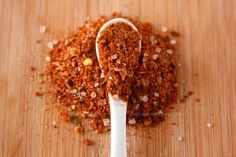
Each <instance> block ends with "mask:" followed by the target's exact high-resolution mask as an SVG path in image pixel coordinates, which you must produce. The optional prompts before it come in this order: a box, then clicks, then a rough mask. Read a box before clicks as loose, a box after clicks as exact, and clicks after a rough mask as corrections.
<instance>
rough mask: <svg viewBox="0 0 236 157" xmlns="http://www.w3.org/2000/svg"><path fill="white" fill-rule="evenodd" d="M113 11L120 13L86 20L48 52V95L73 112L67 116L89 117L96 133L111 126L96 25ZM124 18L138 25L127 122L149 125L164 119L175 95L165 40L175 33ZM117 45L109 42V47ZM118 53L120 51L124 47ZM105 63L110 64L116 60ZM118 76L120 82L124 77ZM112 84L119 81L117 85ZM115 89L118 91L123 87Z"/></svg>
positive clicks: (171, 53) (170, 47) (171, 52)
mask: <svg viewBox="0 0 236 157" xmlns="http://www.w3.org/2000/svg"><path fill="white" fill-rule="evenodd" d="M116 17H122V16H121V15H117V14H114V15H112V16H111V17H101V18H99V19H97V20H91V21H88V22H86V23H85V24H83V25H82V26H80V27H79V29H78V31H77V33H76V34H75V35H74V36H71V37H69V38H66V39H65V40H63V41H59V42H58V43H57V45H54V48H53V49H52V50H51V51H50V52H49V57H50V58H51V60H50V62H49V65H48V67H47V70H46V71H47V72H46V74H47V76H48V78H49V80H47V83H48V84H49V85H52V86H51V88H52V89H53V91H54V92H53V93H52V95H53V97H54V98H55V99H56V101H57V102H59V103H60V104H61V105H60V107H61V108H60V110H61V112H62V114H66V115H68V116H69V117H73V118H70V121H71V122H72V123H75V124H78V123H80V121H83V120H86V119H89V120H90V121H91V123H90V127H91V128H93V129H94V130H95V132H97V133H100V132H102V131H103V130H109V127H110V125H109V118H110V108H109V103H108V96H107V92H108V90H109V88H110V87H111V86H112V85H110V87H109V88H107V82H106V80H105V79H104V78H101V70H100V67H99V64H98V61H97V57H96V51H95V40H96V36H97V33H98V31H99V29H100V27H101V26H102V25H103V24H104V23H105V22H107V21H108V20H110V19H112V18H116ZM123 18H126V19H128V20H129V21H131V22H132V23H133V24H134V25H135V26H136V27H137V29H138V31H139V34H140V36H141V42H142V43H141V45H142V49H141V55H140V58H139V60H138V66H137V68H136V70H134V74H132V77H130V79H131V78H132V81H131V85H129V87H130V88H129V89H130V90H129V89H127V92H128V93H130V96H129V99H128V112H127V122H128V123H129V124H132V125H135V124H137V123H142V124H144V125H145V126H151V125H154V124H157V123H158V122H160V121H162V120H164V119H165V116H164V115H165V113H166V112H168V108H169V107H170V106H171V105H173V104H174V103H175V102H176V100H177V89H176V88H177V86H176V67H175V64H174V54H175V51H176V50H175V47H174V45H173V44H171V43H170V40H171V39H172V38H174V37H173V36H171V35H165V36H162V35H160V34H157V33H155V32H156V31H155V30H153V28H152V26H151V25H150V24H147V23H141V22H139V21H137V20H134V19H131V18H129V17H123ZM166 34H167V33H166ZM172 34H173V35H175V36H177V35H178V34H177V33H172ZM135 38H137V37H136V36H135ZM133 45H136V43H135V44H133ZM133 45H131V50H132V51H135V48H134V47H133ZM116 46H117V45H114V50H115V49H116ZM128 48H129V47H128ZM112 52H113V49H112ZM117 55H118V54H117ZM119 55H125V53H124V54H123V53H122V54H119ZM113 63H114V64H113ZM109 64H111V66H115V65H116V62H115V61H114V62H111V63H109ZM104 66H105V65H104ZM118 67H119V66H118ZM114 75H115V76H116V77H117V79H121V80H123V79H122V77H121V76H122V75H123V74H120V73H117V72H116V73H115V74H114ZM125 78H126V77H125ZM123 82H124V83H125V81H124V80H123ZM111 88H113V87H111ZM115 88H118V86H117V85H116V87H115ZM120 91H121V92H120ZM120 91H119V94H121V95H123V93H124V92H125V91H122V90H120ZM125 94H127V93H125ZM75 117H76V118H77V119H76V120H75ZM72 119H73V120H72ZM107 128H108V129H107Z"/></svg>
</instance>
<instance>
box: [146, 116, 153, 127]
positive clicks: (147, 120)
mask: <svg viewBox="0 0 236 157" xmlns="http://www.w3.org/2000/svg"><path fill="white" fill-rule="evenodd" d="M151 124H152V118H151V117H148V118H147V119H145V120H144V125H145V126H149V125H151Z"/></svg>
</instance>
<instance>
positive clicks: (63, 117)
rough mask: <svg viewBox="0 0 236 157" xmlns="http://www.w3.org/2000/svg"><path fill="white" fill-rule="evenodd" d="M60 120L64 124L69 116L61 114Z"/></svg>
mask: <svg viewBox="0 0 236 157" xmlns="http://www.w3.org/2000/svg"><path fill="white" fill-rule="evenodd" d="M61 120H62V121H64V122H68V121H69V116H68V115H67V114H63V115H62V116H61Z"/></svg>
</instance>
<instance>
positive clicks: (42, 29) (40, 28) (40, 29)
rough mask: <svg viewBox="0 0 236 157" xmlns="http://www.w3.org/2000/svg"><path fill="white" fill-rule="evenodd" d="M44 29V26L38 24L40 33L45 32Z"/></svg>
mask: <svg viewBox="0 0 236 157" xmlns="http://www.w3.org/2000/svg"><path fill="white" fill-rule="evenodd" d="M46 29H47V28H46V26H40V27H39V32H40V33H45V32H46Z"/></svg>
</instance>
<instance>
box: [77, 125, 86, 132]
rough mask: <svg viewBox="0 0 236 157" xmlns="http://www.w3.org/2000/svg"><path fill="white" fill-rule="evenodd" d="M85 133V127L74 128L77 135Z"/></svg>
mask: <svg viewBox="0 0 236 157" xmlns="http://www.w3.org/2000/svg"><path fill="white" fill-rule="evenodd" d="M84 131H85V129H84V127H83V126H76V127H74V132H75V133H83V132H84Z"/></svg>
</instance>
